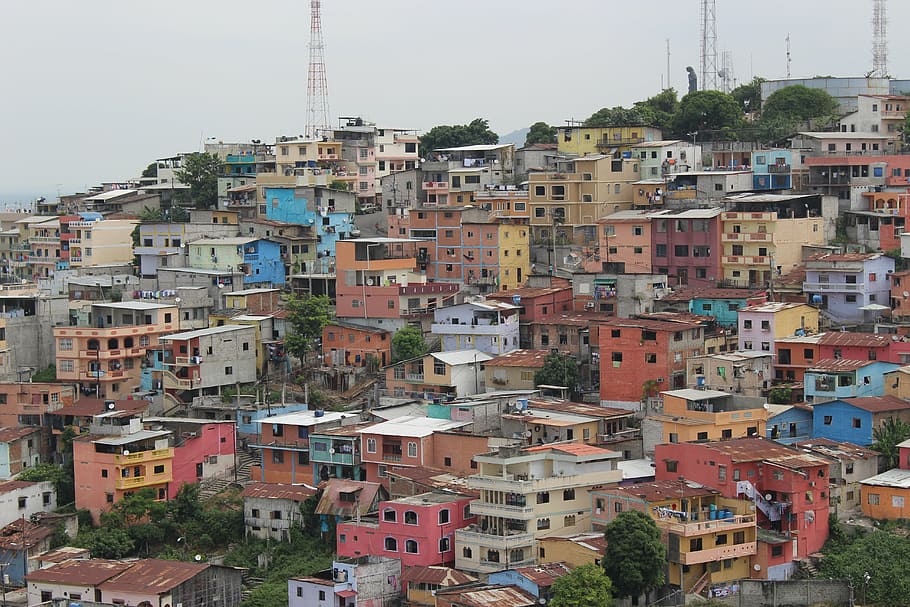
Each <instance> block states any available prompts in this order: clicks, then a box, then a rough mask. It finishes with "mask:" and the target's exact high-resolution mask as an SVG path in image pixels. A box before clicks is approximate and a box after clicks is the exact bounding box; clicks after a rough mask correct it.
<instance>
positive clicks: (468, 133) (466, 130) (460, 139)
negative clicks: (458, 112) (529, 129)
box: [420, 118, 499, 156]
mask: <svg viewBox="0 0 910 607" xmlns="http://www.w3.org/2000/svg"><path fill="white" fill-rule="evenodd" d="M494 143H499V135H497V134H496V133H494V132H493V131H491V130H490V123H489V122H488V121H487V120H486V119H485V118H475V119H474V120H472V121H471V122H469V123H468V124H455V125H448V124H442V125H439V126H434V127H433V128H432V129H430V130H429V131H427V132H426V133H424V134H423V135H422V136H421V137H420V154H421V156H427V155H428V154H429V153H430V152H432V151H433V150H441V149H443V148H454V147H460V146H463V145H480V144H488V145H492V144H494Z"/></svg>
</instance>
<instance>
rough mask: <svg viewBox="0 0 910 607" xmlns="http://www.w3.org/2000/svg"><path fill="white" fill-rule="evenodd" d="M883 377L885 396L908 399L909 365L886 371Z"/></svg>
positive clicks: (909, 391)
mask: <svg viewBox="0 0 910 607" xmlns="http://www.w3.org/2000/svg"><path fill="white" fill-rule="evenodd" d="M884 377H885V396H896V397H898V398H902V399H904V400H910V365H907V366H905V367H899V368H897V369H895V370H894V371H888V372H887V373H885V374H884Z"/></svg>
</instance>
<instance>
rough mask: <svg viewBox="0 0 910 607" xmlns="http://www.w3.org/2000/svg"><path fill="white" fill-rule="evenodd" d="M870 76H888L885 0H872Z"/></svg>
mask: <svg viewBox="0 0 910 607" xmlns="http://www.w3.org/2000/svg"><path fill="white" fill-rule="evenodd" d="M871 75H872V76H875V77H878V78H887V77H888V15H887V11H886V0H872V74H871Z"/></svg>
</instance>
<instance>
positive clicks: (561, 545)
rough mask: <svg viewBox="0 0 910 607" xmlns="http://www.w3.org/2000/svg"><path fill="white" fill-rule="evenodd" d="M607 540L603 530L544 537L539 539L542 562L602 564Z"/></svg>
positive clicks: (538, 546)
mask: <svg viewBox="0 0 910 607" xmlns="http://www.w3.org/2000/svg"><path fill="white" fill-rule="evenodd" d="M606 549H607V541H606V539H605V538H604V534H603V533H602V532H595V533H579V534H577V535H568V536H553V537H542V538H540V539H539V540H537V552H538V553H539V556H540V564H541V565H543V564H545V563H560V562H562V563H568V564H569V565H571V566H573V567H581V566H582V565H600V561H601V559H602V558H603V555H604V551H606Z"/></svg>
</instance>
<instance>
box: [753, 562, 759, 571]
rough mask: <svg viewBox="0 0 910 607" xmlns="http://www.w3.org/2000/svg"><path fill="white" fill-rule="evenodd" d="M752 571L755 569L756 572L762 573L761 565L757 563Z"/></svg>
mask: <svg viewBox="0 0 910 607" xmlns="http://www.w3.org/2000/svg"><path fill="white" fill-rule="evenodd" d="M752 569H755V570H756V571H761V565H759V564H758V563H755V564H754V565H752Z"/></svg>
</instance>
